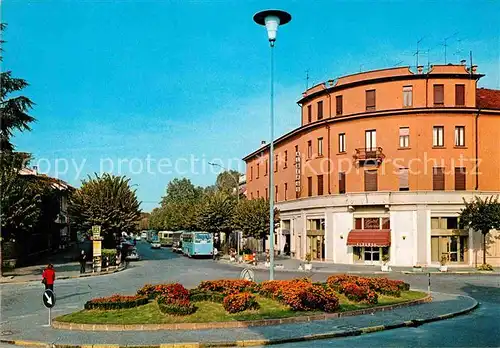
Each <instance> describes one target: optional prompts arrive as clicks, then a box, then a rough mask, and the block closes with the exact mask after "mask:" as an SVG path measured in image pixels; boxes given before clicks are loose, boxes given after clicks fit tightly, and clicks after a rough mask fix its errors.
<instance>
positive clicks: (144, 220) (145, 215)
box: [137, 212, 151, 230]
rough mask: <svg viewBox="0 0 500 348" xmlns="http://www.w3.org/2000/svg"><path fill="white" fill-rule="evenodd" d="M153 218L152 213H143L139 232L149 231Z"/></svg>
mask: <svg viewBox="0 0 500 348" xmlns="http://www.w3.org/2000/svg"><path fill="white" fill-rule="evenodd" d="M150 217H151V214H150V213H147V212H142V213H141V216H140V217H139V221H138V223H137V224H138V229H139V230H147V229H149V219H150Z"/></svg>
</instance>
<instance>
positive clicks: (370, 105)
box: [366, 89, 375, 111]
mask: <svg viewBox="0 0 500 348" xmlns="http://www.w3.org/2000/svg"><path fill="white" fill-rule="evenodd" d="M366 110H367V111H369V110H375V90H374V89H372V90H370V91H366Z"/></svg>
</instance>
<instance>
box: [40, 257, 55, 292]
mask: <svg viewBox="0 0 500 348" xmlns="http://www.w3.org/2000/svg"><path fill="white" fill-rule="evenodd" d="M55 280H56V271H54V266H52V264H51V263H49V265H48V266H47V268H45V270H44V271H43V273H42V283H44V284H45V290H47V289H50V290H52V291H54V281H55Z"/></svg>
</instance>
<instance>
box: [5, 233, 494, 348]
mask: <svg viewBox="0 0 500 348" xmlns="http://www.w3.org/2000/svg"><path fill="white" fill-rule="evenodd" d="M137 248H138V251H139V253H140V255H141V257H142V260H141V261H139V262H131V263H130V267H129V269H127V270H125V271H123V272H119V273H115V274H111V275H107V276H101V277H89V278H82V279H73V280H61V281H56V284H55V293H56V295H57V303H56V306H55V308H54V309H53V315H54V316H58V315H61V314H64V313H69V312H73V311H75V310H78V309H81V308H82V307H83V304H84V303H85V301H87V300H89V299H91V298H95V297H100V296H109V295H112V294H114V293H122V294H133V293H135V291H136V290H137V289H138V288H140V287H142V286H143V285H144V284H145V283H153V284H154V283H166V282H168V283H171V282H181V283H182V284H184V285H185V286H186V287H194V286H196V285H198V284H199V282H200V281H202V280H209V279H221V278H238V277H239V274H240V272H241V269H240V268H235V267H233V266H230V265H224V264H220V263H216V262H214V261H212V260H210V259H189V258H186V257H184V256H182V255H179V254H175V253H172V252H171V251H170V249H151V248H150V247H149V244H148V243H145V242H138V243H137ZM255 275H256V280H257V281H262V280H266V279H267V278H268V273H267V272H266V271H263V270H256V271H255ZM303 276H304V273H299V272H297V273H292V272H276V277H277V278H278V279H286V278H292V277H303ZM327 277H328V274H325V273H321V274H314V275H313V280H318V281H319V280H325V279H326V278H327ZM391 277H392V278H397V279H403V280H405V281H407V282H409V283H410V284H411V285H412V288H418V289H426V288H427V277H426V276H425V275H401V274H391ZM499 278H500V277H493V276H464V275H439V276H434V277H433V278H432V279H431V281H432V290H433V291H439V292H445V293H454V294H465V295H469V296H472V297H474V298H476V299H477V300H478V301H479V302H480V307H479V309H477V310H475V311H473V312H472V313H471V314H469V315H466V316H462V317H458V318H454V319H450V320H446V321H441V322H436V323H432V324H426V325H423V326H421V327H417V328H407V329H397V330H392V331H385V332H380V333H374V334H370V335H366V336H359V337H352V338H345V339H334V340H325V341H317V342H314V344H313V345H314V346H315V347H327V346H328V347H332V346H342V347H344V346H350V345H355V346H361V345H369V346H375V347H380V346H391V347H413V346H426V347H471V346H474V347H499V346H500V279H499ZM0 291H1V296H0V300H1V302H0V308H1V313H0V324H1V326H2V328H1V331H0V337H1V338H2V339H9V337H13V336H15V335H16V334H19V333H22V332H25V331H33V332H35V331H41V332H43V330H41V329H42V328H43V325H47V324H48V311H47V309H45V308H44V307H43V304H42V298H41V297H42V293H43V287H42V284H39V283H37V282H35V283H29V284H23V285H14V284H10V285H8V284H2V285H1V286H0ZM40 340H43V337H40ZM311 345H312V344H311V342H308V343H297V344H288V345H286V346H287V347H288V346H290V347H310V346H311Z"/></svg>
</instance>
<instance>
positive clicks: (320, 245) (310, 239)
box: [307, 236, 325, 261]
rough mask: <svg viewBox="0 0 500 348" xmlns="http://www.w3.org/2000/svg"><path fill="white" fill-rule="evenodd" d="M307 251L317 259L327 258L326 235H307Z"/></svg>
mask: <svg viewBox="0 0 500 348" xmlns="http://www.w3.org/2000/svg"><path fill="white" fill-rule="evenodd" d="M307 252H308V253H310V254H311V258H312V259H313V260H316V261H321V260H324V259H325V237H324V236H307Z"/></svg>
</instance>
